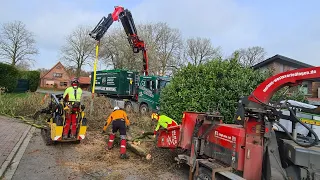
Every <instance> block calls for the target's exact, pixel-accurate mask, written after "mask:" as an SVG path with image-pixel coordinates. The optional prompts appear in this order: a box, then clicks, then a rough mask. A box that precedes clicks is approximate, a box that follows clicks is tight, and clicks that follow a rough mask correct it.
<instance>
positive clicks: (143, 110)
mask: <svg viewBox="0 0 320 180" xmlns="http://www.w3.org/2000/svg"><path fill="white" fill-rule="evenodd" d="M148 111H149V108H148V105H147V104H141V105H140V114H142V115H145V114H147V112H148Z"/></svg>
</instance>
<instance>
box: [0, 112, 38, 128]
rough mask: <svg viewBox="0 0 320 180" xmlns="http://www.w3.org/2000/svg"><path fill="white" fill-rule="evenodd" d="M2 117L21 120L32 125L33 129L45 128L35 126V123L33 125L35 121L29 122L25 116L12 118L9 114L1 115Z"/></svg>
mask: <svg viewBox="0 0 320 180" xmlns="http://www.w3.org/2000/svg"><path fill="white" fill-rule="evenodd" d="M1 115H3V116H6V117H9V118H14V119H19V120H21V121H23V122H24V123H26V124H29V125H31V126H33V127H36V128H39V129H42V128H44V126H42V125H39V124H35V123H33V121H30V120H29V121H28V120H26V118H25V117H23V116H10V115H8V114H1Z"/></svg>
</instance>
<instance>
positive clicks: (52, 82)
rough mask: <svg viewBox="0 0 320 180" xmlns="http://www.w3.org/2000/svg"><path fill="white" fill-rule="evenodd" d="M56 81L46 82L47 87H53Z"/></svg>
mask: <svg viewBox="0 0 320 180" xmlns="http://www.w3.org/2000/svg"><path fill="white" fill-rule="evenodd" d="M53 84H54V81H46V85H53Z"/></svg>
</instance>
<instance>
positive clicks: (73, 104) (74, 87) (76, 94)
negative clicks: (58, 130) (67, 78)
mask: <svg viewBox="0 0 320 180" xmlns="http://www.w3.org/2000/svg"><path fill="white" fill-rule="evenodd" d="M81 96H82V89H81V88H80V87H79V81H78V79H76V78H75V79H73V80H72V81H71V87H68V88H67V89H66V90H65V91H64V93H63V99H64V101H65V103H66V106H65V110H66V111H65V112H66V116H65V117H66V122H65V126H64V129H63V138H64V139H65V138H68V133H69V129H70V124H71V123H72V128H71V133H70V138H76V137H75V136H76V132H77V112H79V111H80V101H81Z"/></svg>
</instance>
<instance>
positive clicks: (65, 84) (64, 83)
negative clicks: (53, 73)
mask: <svg viewBox="0 0 320 180" xmlns="http://www.w3.org/2000/svg"><path fill="white" fill-rule="evenodd" d="M60 86H68V82H60Z"/></svg>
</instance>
